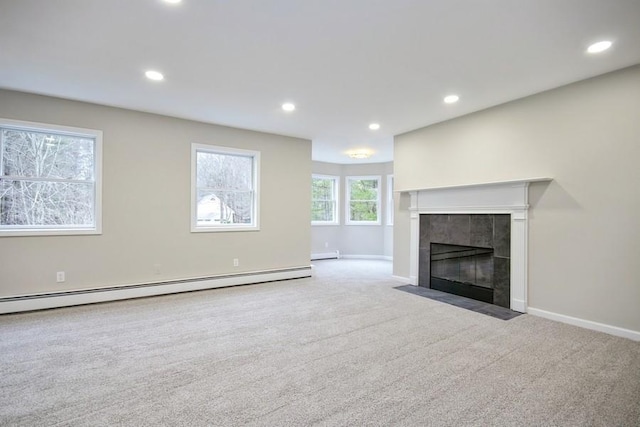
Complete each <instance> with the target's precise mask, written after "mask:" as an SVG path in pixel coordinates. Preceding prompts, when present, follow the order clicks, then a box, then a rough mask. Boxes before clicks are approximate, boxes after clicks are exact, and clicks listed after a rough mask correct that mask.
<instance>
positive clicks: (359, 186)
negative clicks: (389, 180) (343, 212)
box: [346, 176, 380, 225]
mask: <svg viewBox="0 0 640 427" xmlns="http://www.w3.org/2000/svg"><path fill="white" fill-rule="evenodd" d="M346 179H347V182H346V184H347V185H346V186H347V221H346V222H347V224H352V225H356V224H372V225H379V224H380V177H379V176H360V177H358V176H348V177H347V178H346Z"/></svg>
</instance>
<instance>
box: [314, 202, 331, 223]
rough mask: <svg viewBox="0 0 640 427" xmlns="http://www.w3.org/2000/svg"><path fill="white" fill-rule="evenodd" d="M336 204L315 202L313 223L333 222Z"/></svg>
mask: <svg viewBox="0 0 640 427" xmlns="http://www.w3.org/2000/svg"><path fill="white" fill-rule="evenodd" d="M334 206H335V202H333V201H313V202H311V221H330V222H333V221H334V218H333V213H334V211H335V209H334Z"/></svg>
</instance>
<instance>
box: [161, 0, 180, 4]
mask: <svg viewBox="0 0 640 427" xmlns="http://www.w3.org/2000/svg"><path fill="white" fill-rule="evenodd" d="M164 1H165V3H171V4H178V3H180V2H181V1H182V0H164Z"/></svg>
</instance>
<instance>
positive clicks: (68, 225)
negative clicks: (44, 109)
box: [0, 120, 102, 235]
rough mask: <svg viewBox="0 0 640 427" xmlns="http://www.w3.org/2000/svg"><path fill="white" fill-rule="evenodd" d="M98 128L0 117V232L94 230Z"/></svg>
mask: <svg viewBox="0 0 640 427" xmlns="http://www.w3.org/2000/svg"><path fill="white" fill-rule="evenodd" d="M101 141H102V133H101V132H100V131H93V130H87V129H77V128H66V127H61V126H55V125H44V124H38V123H27V122H17V121H12V120H0V235H2V234H5V235H30V234H78V233H81V234H86V233H99V232H100V198H101V197H100V177H101V174H100V164H101V161H100V155H101Z"/></svg>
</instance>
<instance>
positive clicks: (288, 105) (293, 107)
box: [282, 102, 296, 111]
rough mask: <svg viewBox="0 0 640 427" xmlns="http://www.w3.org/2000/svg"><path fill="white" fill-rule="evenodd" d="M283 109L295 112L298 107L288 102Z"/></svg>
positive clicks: (283, 105)
mask: <svg viewBox="0 0 640 427" xmlns="http://www.w3.org/2000/svg"><path fill="white" fill-rule="evenodd" d="M282 109H283V110H284V111H293V110H295V109H296V106H295V105H293V104H292V103H290V102H287V103H284V104H282Z"/></svg>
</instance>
